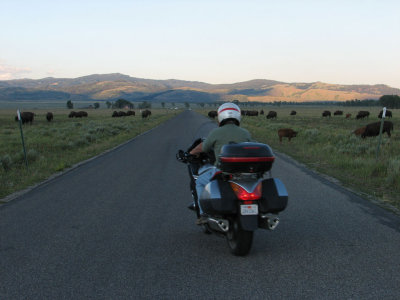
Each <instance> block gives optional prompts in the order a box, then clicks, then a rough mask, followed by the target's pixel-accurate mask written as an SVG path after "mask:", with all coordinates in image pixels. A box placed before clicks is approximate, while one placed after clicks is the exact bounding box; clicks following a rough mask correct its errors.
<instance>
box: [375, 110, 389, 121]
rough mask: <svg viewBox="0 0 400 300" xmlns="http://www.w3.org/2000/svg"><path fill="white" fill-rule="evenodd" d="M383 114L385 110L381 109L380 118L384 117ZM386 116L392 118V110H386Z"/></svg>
mask: <svg viewBox="0 0 400 300" xmlns="http://www.w3.org/2000/svg"><path fill="white" fill-rule="evenodd" d="M382 115H383V111H382V110H381V111H380V112H379V115H378V118H379V119H382ZM385 117H386V118H391V117H392V112H391V111H390V110H387V111H386V114H385Z"/></svg>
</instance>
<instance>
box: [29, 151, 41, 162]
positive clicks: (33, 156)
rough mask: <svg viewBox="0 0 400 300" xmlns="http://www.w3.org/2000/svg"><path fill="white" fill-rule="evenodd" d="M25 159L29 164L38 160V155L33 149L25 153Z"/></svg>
mask: <svg viewBox="0 0 400 300" xmlns="http://www.w3.org/2000/svg"><path fill="white" fill-rule="evenodd" d="M26 158H27V160H28V161H29V162H34V161H36V160H37V159H38V158H39V153H38V152H37V151H36V150H34V149H30V150H29V151H28V152H27V153H26Z"/></svg>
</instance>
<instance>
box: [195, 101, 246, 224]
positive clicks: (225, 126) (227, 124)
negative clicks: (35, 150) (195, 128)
mask: <svg viewBox="0 0 400 300" xmlns="http://www.w3.org/2000/svg"><path fill="white" fill-rule="evenodd" d="M240 119H241V112H240V108H239V106H237V105H236V104H234V103H224V104H222V105H221V106H220V107H219V108H218V126H219V127H217V128H215V129H213V130H212V131H211V132H210V133H209V135H208V136H207V138H206V139H205V140H204V141H203V142H201V143H200V144H198V145H197V146H196V147H195V148H194V149H192V150H191V151H190V154H192V155H199V154H200V153H201V152H209V151H214V154H215V158H216V160H215V165H214V166H213V165H211V164H206V165H204V166H202V167H201V168H200V169H199V172H198V174H199V176H198V178H197V180H196V193H197V198H198V199H199V198H200V196H201V193H202V192H203V189H204V187H205V186H206V185H207V183H209V182H210V180H211V178H212V177H213V175H214V174H215V172H216V171H217V170H218V169H217V165H218V154H219V153H220V152H221V148H222V146H223V145H226V144H229V143H242V142H250V141H252V138H251V135H250V133H249V132H248V131H247V130H246V129H244V128H242V127H240ZM198 203H199V211H200V218H199V219H198V220H197V222H196V223H197V224H198V225H200V224H202V223H203V222H205V220H206V217H205V216H204V214H203V211H202V209H201V207H200V202H199V201H198Z"/></svg>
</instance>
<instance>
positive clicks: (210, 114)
mask: <svg viewBox="0 0 400 300" xmlns="http://www.w3.org/2000/svg"><path fill="white" fill-rule="evenodd" d="M216 116H218V112H217V111H215V110H210V111H209V112H208V117H209V118H211V119H214V118H215V117H216Z"/></svg>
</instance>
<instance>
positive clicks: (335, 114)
mask: <svg viewBox="0 0 400 300" xmlns="http://www.w3.org/2000/svg"><path fill="white" fill-rule="evenodd" d="M333 115H334V116H342V115H343V110H337V111H335V112H334V113H333Z"/></svg>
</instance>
